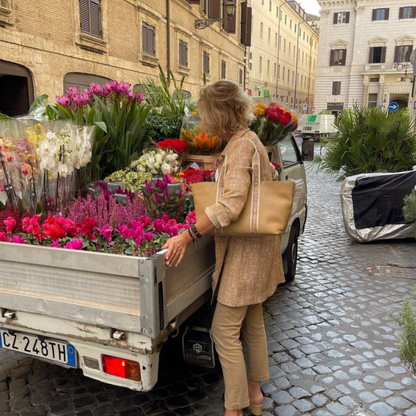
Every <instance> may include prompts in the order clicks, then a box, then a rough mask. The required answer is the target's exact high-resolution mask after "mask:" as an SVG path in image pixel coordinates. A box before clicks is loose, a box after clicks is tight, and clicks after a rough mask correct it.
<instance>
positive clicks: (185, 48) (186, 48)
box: [183, 43, 188, 66]
mask: <svg viewBox="0 0 416 416" xmlns="http://www.w3.org/2000/svg"><path fill="white" fill-rule="evenodd" d="M184 46H185V47H184V48H183V50H184V54H185V61H184V62H185V66H188V44H187V43H185V45H184Z"/></svg>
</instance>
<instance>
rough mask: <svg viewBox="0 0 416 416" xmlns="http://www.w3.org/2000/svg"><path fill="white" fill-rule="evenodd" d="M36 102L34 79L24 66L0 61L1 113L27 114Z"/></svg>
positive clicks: (12, 114) (9, 114) (10, 114)
mask: <svg viewBox="0 0 416 416" xmlns="http://www.w3.org/2000/svg"><path fill="white" fill-rule="evenodd" d="M33 100H34V90H33V79H32V74H31V73H30V71H29V70H28V69H27V68H25V67H24V66H21V65H18V64H15V63H13V62H7V61H1V60H0V113H3V114H7V115H8V116H11V117H14V116H20V115H24V114H27V112H28V110H29V107H30V104H31V103H32V102H33Z"/></svg>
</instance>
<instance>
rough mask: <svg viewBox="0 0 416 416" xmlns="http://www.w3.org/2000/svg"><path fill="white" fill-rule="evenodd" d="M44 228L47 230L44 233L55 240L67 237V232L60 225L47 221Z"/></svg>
mask: <svg viewBox="0 0 416 416" xmlns="http://www.w3.org/2000/svg"><path fill="white" fill-rule="evenodd" d="M43 229H44V230H45V233H44V234H45V235H46V236H47V237H49V238H50V239H51V240H53V241H55V240H60V239H61V238H64V237H66V232H65V230H64V229H63V228H62V227H61V226H60V225H57V224H47V223H45V224H43Z"/></svg>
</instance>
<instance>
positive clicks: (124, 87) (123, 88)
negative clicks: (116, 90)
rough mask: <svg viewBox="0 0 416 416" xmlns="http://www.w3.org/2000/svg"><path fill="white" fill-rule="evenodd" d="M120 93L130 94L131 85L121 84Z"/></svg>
mask: <svg viewBox="0 0 416 416" xmlns="http://www.w3.org/2000/svg"><path fill="white" fill-rule="evenodd" d="M120 92H121V93H122V94H128V93H129V92H130V84H128V83H127V82H123V81H121V82H120Z"/></svg>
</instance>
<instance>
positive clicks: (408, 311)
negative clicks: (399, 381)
mask: <svg viewBox="0 0 416 416" xmlns="http://www.w3.org/2000/svg"><path fill="white" fill-rule="evenodd" d="M414 291H415V295H416V286H415V287H414ZM389 315H390V317H391V318H392V319H394V320H395V321H396V322H397V323H398V324H399V325H400V327H401V328H402V329H403V332H402V334H401V335H400V343H399V351H400V358H401V360H402V362H403V363H404V364H405V365H406V367H408V368H409V369H410V370H412V372H413V374H414V375H416V313H415V311H414V309H413V307H412V305H411V303H410V300H409V299H407V298H406V299H404V300H403V304H402V310H401V311H400V312H399V314H398V315H394V314H391V313H390V314H389Z"/></svg>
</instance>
